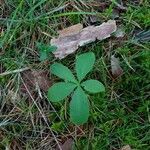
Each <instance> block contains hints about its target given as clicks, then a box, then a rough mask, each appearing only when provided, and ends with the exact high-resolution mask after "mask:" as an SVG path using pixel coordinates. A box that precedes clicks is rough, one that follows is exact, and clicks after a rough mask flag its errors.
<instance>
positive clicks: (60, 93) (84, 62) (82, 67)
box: [48, 52, 105, 125]
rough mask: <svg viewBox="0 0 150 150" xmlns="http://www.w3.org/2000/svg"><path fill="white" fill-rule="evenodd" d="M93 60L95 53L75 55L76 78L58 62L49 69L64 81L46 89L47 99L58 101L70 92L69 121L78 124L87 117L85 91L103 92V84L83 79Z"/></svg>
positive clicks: (87, 106) (87, 103)
mask: <svg viewBox="0 0 150 150" xmlns="http://www.w3.org/2000/svg"><path fill="white" fill-rule="evenodd" d="M94 62H95V55H94V53H92V52H89V53H84V54H81V55H79V56H77V57H76V62H75V71H76V75H77V80H76V78H75V76H74V75H73V74H72V72H71V70H70V69H68V68H67V67H66V66H64V65H62V64H60V63H54V64H53V65H52V66H51V68H50V71H51V73H53V74H54V75H56V76H58V77H59V78H61V79H64V82H58V83H55V84H54V85H53V86H52V87H50V88H49V90H48V99H49V100H50V101H52V102H59V101H61V100H63V99H64V98H66V97H67V96H68V95H70V94H71V93H73V94H72V99H71V102H70V118H71V121H72V122H73V123H74V124H76V125H80V124H83V123H85V122H87V120H88V117H89V101H88V98H87V97H88V95H87V94H86V93H85V91H87V92H90V93H99V92H104V91H105V87H104V85H103V84H102V83H101V82H99V81H97V80H93V79H90V80H86V81H83V79H84V78H85V76H86V75H87V74H88V73H89V72H90V71H91V70H92V68H93V66H94Z"/></svg>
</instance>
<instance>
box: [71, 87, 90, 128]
mask: <svg viewBox="0 0 150 150" xmlns="http://www.w3.org/2000/svg"><path fill="white" fill-rule="evenodd" d="M88 117H89V101H88V98H87V96H86V94H85V93H84V91H83V90H82V88H81V87H78V88H77V89H76V90H75V92H74V94H73V96H72V100H71V102H70V118H71V121H72V122H73V123H74V124H76V125H81V124H83V123H85V122H87V120H88Z"/></svg>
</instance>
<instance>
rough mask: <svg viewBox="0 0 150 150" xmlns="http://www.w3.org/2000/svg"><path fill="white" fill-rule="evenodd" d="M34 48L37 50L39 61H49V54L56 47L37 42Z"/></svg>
mask: <svg viewBox="0 0 150 150" xmlns="http://www.w3.org/2000/svg"><path fill="white" fill-rule="evenodd" d="M36 46H37V48H38V49H39V55H40V58H39V60H40V61H45V60H47V59H50V58H51V57H50V53H51V52H54V51H55V50H56V49H57V47H56V46H49V45H46V44H43V43H39V42H37V43H36Z"/></svg>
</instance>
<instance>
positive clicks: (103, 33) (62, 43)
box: [51, 20, 117, 59]
mask: <svg viewBox="0 0 150 150" xmlns="http://www.w3.org/2000/svg"><path fill="white" fill-rule="evenodd" d="M116 29H117V27H116V21H115V20H109V21H108V22H104V23H102V24H101V25H100V26H88V27H85V28H83V26H82V25H81V24H77V25H74V26H71V27H69V28H66V29H64V30H62V31H59V33H60V34H59V36H58V38H53V39H51V45H52V46H56V47H57V50H56V51H55V52H53V53H54V55H55V57H56V58H59V59H62V58H64V57H66V56H67V55H69V54H71V53H74V52H75V51H76V50H77V49H78V48H79V47H80V46H84V45H86V44H88V43H91V42H94V41H95V40H103V39H106V38H108V37H110V35H111V34H112V33H113V32H115V31H116Z"/></svg>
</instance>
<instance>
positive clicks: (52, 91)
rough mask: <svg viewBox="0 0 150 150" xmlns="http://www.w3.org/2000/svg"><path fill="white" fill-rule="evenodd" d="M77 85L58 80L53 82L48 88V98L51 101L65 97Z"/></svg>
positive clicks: (57, 100)
mask: <svg viewBox="0 0 150 150" xmlns="http://www.w3.org/2000/svg"><path fill="white" fill-rule="evenodd" d="M76 86H77V85H75V84H73V83H65V82H59V83H55V84H54V85H53V86H52V87H50V88H49V90H48V99H49V100H50V101H52V102H59V101H61V100H63V99H64V98H66V97H67V96H68V95H69V94H70V93H71V92H72V91H73V90H74V89H75V87H76Z"/></svg>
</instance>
